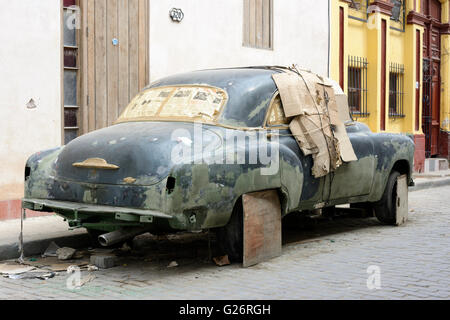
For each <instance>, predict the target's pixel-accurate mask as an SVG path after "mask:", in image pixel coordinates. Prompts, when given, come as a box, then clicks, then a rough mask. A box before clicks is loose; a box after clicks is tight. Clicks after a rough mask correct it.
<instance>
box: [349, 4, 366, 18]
mask: <svg viewBox="0 0 450 320" xmlns="http://www.w3.org/2000/svg"><path fill="white" fill-rule="evenodd" d="M368 7H369V0H351V3H350V5H349V8H350V9H352V10H354V11H358V12H360V13H363V16H364V17H365V19H362V18H359V17H356V16H354V15H351V14H349V16H348V17H349V19H354V20H358V21H362V22H367V17H368V15H369V13H368V12H367V10H368Z"/></svg>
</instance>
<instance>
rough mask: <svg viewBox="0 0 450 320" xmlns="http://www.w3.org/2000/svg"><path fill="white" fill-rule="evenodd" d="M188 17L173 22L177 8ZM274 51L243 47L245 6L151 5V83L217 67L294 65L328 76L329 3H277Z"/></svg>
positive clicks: (186, 0)
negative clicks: (192, 71) (165, 77)
mask: <svg viewBox="0 0 450 320" xmlns="http://www.w3.org/2000/svg"><path fill="white" fill-rule="evenodd" d="M173 7H175V8H181V9H182V10H183V12H184V14H185V17H184V20H183V21H182V22H181V23H174V22H172V20H171V19H170V18H169V11H170V9H171V8H173ZM273 7H274V8H273V9H274V12H273V23H274V26H273V32H274V36H273V40H274V46H273V50H264V49H253V48H247V47H243V46H242V40H243V0H226V1H225V0H164V1H150V79H151V81H154V80H157V79H158V78H161V77H164V76H166V75H170V74H174V73H179V72H184V71H191V70H199V69H205V68H215V67H235V66H250V65H253V66H254V65H291V64H293V63H296V64H298V65H299V66H303V67H305V68H307V69H310V70H312V71H315V72H317V73H320V74H322V75H325V76H326V75H327V63H328V0H315V1H311V0H274V1H273Z"/></svg>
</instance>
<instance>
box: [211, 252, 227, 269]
mask: <svg viewBox="0 0 450 320" xmlns="http://www.w3.org/2000/svg"><path fill="white" fill-rule="evenodd" d="M213 261H214V263H215V264H216V265H217V266H219V267H223V266H228V265H230V264H231V263H230V259H228V255H225V256H222V257H215V258H213Z"/></svg>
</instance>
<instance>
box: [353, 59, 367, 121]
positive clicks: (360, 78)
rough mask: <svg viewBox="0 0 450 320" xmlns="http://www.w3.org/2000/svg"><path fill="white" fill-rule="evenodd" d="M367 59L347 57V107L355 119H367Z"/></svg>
mask: <svg viewBox="0 0 450 320" xmlns="http://www.w3.org/2000/svg"><path fill="white" fill-rule="evenodd" d="M368 65H369V63H368V62H367V58H362V57H354V56H349V57H348V105H349V108H350V112H351V114H352V115H353V116H355V117H368V116H369V115H370V113H368V112H367V66H368Z"/></svg>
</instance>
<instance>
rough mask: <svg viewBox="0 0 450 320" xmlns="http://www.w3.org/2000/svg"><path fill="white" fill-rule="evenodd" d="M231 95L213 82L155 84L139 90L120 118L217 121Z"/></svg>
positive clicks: (128, 119)
mask: <svg viewBox="0 0 450 320" xmlns="http://www.w3.org/2000/svg"><path fill="white" fill-rule="evenodd" d="M227 98H228V96H227V94H226V92H225V91H224V90H222V89H219V88H214V87H209V86H168V87H158V88H152V89H148V90H145V91H143V92H141V93H140V94H138V95H137V96H136V97H135V98H134V99H133V100H132V101H131V102H130V104H129V105H128V106H127V107H126V108H125V111H124V112H123V113H122V114H121V115H120V117H119V119H118V122H125V121H133V120H160V119H163V120H165V119H167V120H171V119H175V120H176V119H178V120H196V121H197V120H198V121H202V120H204V121H205V122H215V120H216V119H217V117H218V115H219V114H220V112H221V109H222V107H223V106H224V104H225V102H226V101H227Z"/></svg>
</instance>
